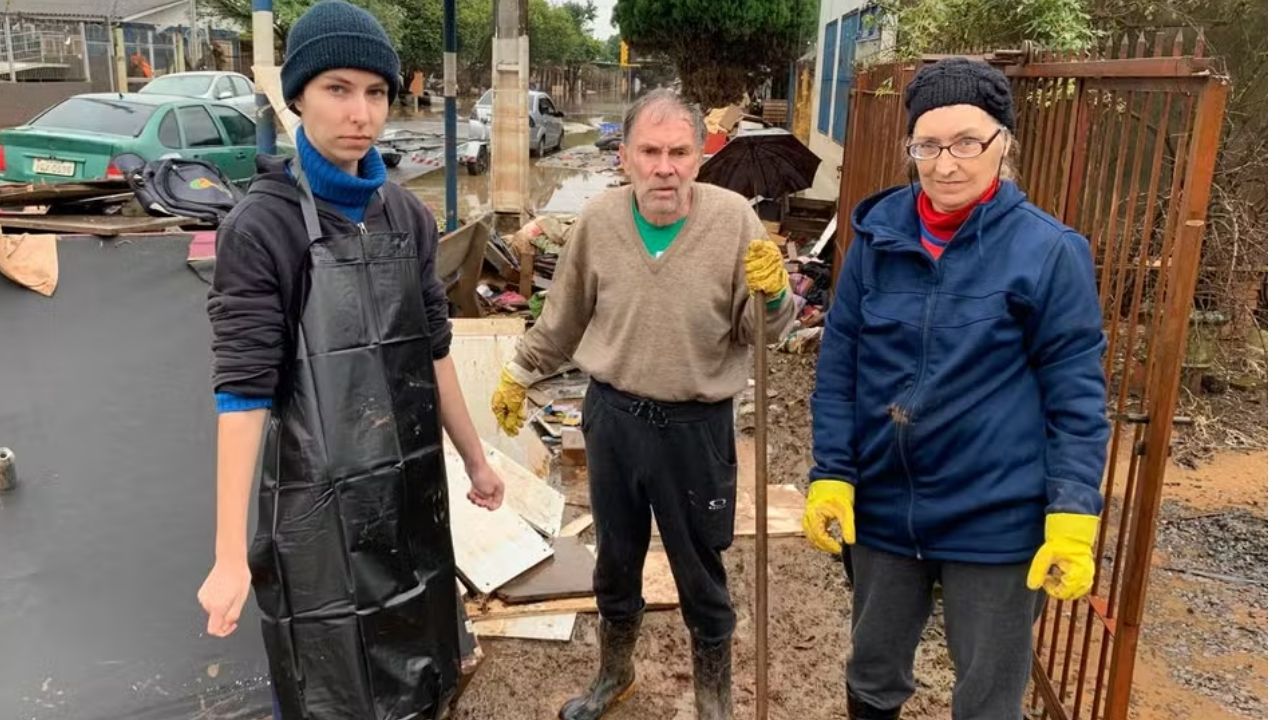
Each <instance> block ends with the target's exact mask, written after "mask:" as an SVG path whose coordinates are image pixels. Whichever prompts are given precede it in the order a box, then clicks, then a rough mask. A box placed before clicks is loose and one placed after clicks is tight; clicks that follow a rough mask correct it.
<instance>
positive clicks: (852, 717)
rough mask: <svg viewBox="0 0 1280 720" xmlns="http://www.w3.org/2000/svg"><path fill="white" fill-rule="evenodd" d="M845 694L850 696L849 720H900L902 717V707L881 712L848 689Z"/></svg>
mask: <svg viewBox="0 0 1280 720" xmlns="http://www.w3.org/2000/svg"><path fill="white" fill-rule="evenodd" d="M845 692H846V693H848V695H849V720H898V718H900V717H901V716H902V708H900V707H896V708H893V709H892V710H881V709H880V708H876V707H871V706H870V705H868V704H866V703H864V702H862V701H861V700H859V699H858V697H857V696H856V695H854V694H853V691H852V690H850V689H848V688H847V687H846V688H845Z"/></svg>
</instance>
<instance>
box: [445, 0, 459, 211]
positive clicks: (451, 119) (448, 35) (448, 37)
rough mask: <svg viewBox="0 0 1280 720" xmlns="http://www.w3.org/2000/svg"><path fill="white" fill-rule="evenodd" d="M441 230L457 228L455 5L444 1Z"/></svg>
mask: <svg viewBox="0 0 1280 720" xmlns="http://www.w3.org/2000/svg"><path fill="white" fill-rule="evenodd" d="M444 172H445V180H444V227H445V232H453V231H454V230H457V229H458V5H457V0H444Z"/></svg>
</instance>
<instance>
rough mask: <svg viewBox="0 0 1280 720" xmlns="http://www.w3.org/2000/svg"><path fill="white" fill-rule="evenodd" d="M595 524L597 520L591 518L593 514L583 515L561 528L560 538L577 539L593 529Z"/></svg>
mask: <svg viewBox="0 0 1280 720" xmlns="http://www.w3.org/2000/svg"><path fill="white" fill-rule="evenodd" d="M593 522H595V518H593V517H591V513H583V514H582V515H579V516H578V517H577V518H575V519H573V520H570V521H569V522H568V523H567V524H565V526H564V527H562V528H560V537H577V536H578V535H581V534H582V532H583V531H584V530H586V529H587V528H589V527H591V524H592V523H593Z"/></svg>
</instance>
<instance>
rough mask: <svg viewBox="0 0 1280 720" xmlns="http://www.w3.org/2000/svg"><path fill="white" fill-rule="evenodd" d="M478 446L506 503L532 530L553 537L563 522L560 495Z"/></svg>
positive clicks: (493, 451) (501, 456)
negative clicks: (502, 487) (503, 489)
mask: <svg viewBox="0 0 1280 720" xmlns="http://www.w3.org/2000/svg"><path fill="white" fill-rule="evenodd" d="M481 442H482V443H484V452H485V457H487V458H488V460H489V465H490V466H491V467H493V469H494V471H495V472H497V473H498V475H500V476H502V480H503V482H505V483H506V503H507V504H508V505H510V506H511V509H512V510H515V511H516V513H517V514H519V515H520V517H522V518H524V519H525V520H526V521H527V522H528V523H529V524H530V525H532V526H533V528H534V529H535V530H537V531H538V532H540V533H542V534H543V535H545V536H547V537H554V536H555V535H556V533H558V532H560V525H561V523H562V522H563V521H564V495H563V494H562V493H561V492H560V491H559V490H556V489H555V488H553V487H551V486H550V485H548V484H547V482H546V481H545V480H543V479H542V478H540V477H538V476H537V475H535V474H534V473H533V472H532V471H531V470H529V469H528V468H526V467H524V466H523V465H521V464H520V463H518V462H516V461H515V460H513V459H512V458H511V457H509V456H508V455H506V454H504V453H502V452H499V451H498V449H497V448H495V447H493V446H492V445H490V444H488V443H485V442H484V441H483V440H481Z"/></svg>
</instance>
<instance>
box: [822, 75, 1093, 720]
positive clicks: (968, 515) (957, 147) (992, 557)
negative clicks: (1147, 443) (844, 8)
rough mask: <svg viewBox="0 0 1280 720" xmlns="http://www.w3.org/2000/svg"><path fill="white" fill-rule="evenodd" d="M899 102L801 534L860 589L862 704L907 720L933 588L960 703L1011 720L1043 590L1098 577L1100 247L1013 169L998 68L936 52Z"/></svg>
mask: <svg viewBox="0 0 1280 720" xmlns="http://www.w3.org/2000/svg"><path fill="white" fill-rule="evenodd" d="M905 99H906V107H907V115H908V126H907V132H908V139H907V143H906V148H905V149H906V155H907V159H908V164H909V169H908V172H910V173H911V174H912V175H913V176H914V177H913V180H914V181H913V182H911V183H910V184H909V185H908V186H906V187H900V188H894V189H890V190H886V191H883V192H881V193H878V194H876V195H873V196H871V197H869V198H867V199H865V200H863V201H862V202H861V203H860V204H859V205H858V207H857V208H856V209H855V210H854V213H853V218H852V222H853V228H854V231H855V237H854V240H853V242H852V244H851V245H850V247H849V250H848V253H847V255H846V256H845V260H844V267H843V270H842V271H841V275H840V280H839V285H838V288H837V293H836V300H835V303H834V306H833V307H832V309H831V313H830V315H829V317H828V320H827V327H826V334H825V335H824V337H823V343H822V352H821V356H820V357H819V360H818V371H817V387H816V390H815V392H814V394H813V398H812V409H813V436H814V449H813V455H814V467H813V470H812V471H811V473H810V480H811V482H810V487H809V497H808V505H807V508H806V513H805V531H806V534H807V536H808V537H809V539H810V541H811V542H812V543H813V544H814V545H816V546H817V547H818V548H820V549H822V550H827V551H829V552H832V553H843V556H844V560H845V563H846V570H847V572H849V573H850V577H851V580H852V583H853V632H852V635H853V638H852V639H853V651H852V654H851V656H850V658H849V661H848V664H847V688H846V690H847V696H848V707H849V717H850V718H857V719H858V720H877V719H880V718H897V717H899V714H900V710H901V707H902V705H903V703H904V702H905V701H906V700H907V699H908V698H909V697H911V695H912V693H913V692H914V690H915V685H914V681H913V676H912V665H913V661H914V658H915V652H916V646H917V645H918V644H919V642H920V635H921V632H922V631H923V629H924V626H925V623H926V621H927V620H928V619H929V616H930V614H931V612H932V610H933V606H934V597H935V595H934V587H935V585H940V586H941V596H942V601H943V609H944V620H945V625H946V635H947V648H948V650H949V651H950V654H951V659H952V661H953V662H954V664H955V669H956V684H955V690H954V693H953V696H952V717H953V718H956V719H957V720H980V719H981V720H1015V719H1018V718H1021V717H1022V712H1021V705H1022V699H1023V694H1024V692H1025V689H1026V684H1027V681H1028V679H1029V675H1030V668H1031V636H1032V625H1033V623H1034V622H1035V620H1036V618H1037V617H1038V616H1039V614H1040V611H1041V609H1042V608H1043V604H1044V595H1043V593H1042V592H1041V589H1043V590H1044V592H1047V593H1048V594H1049V595H1050V596H1052V597H1055V598H1058V599H1063V600H1073V599H1076V598H1080V597H1082V596H1083V595H1084V594H1085V593H1086V592H1088V591H1089V588H1090V587H1091V585H1092V583H1093V576H1094V562H1093V543H1094V538H1095V534H1096V532H1097V528H1098V513H1099V512H1100V511H1101V509H1102V498H1101V496H1100V494H1099V492H1098V485H1099V482H1100V479H1101V476H1102V468H1103V460H1104V457H1105V454H1106V444H1107V437H1108V426H1107V421H1106V417H1105V404H1106V388H1105V383H1104V379H1103V372H1102V353H1103V347H1104V343H1105V341H1104V338H1103V334H1102V323H1101V314H1100V312H1099V306H1098V293H1097V288H1096V286H1095V283H1094V270H1093V261H1092V259H1091V257H1090V255H1089V244H1088V242H1087V241H1086V240H1085V239H1084V238H1083V237H1081V236H1080V235H1079V234H1078V233H1076V232H1075V231H1074V230H1072V229H1071V228H1068V227H1066V226H1064V225H1063V224H1062V223H1060V222H1058V221H1057V220H1056V219H1054V218H1053V217H1052V216H1050V215H1049V214H1048V213H1046V212H1044V211H1043V210H1041V209H1040V208H1037V207H1036V206H1035V205H1033V204H1031V203H1030V202H1029V201H1028V200H1027V198H1026V195H1025V194H1024V193H1023V192H1022V191H1021V190H1020V189H1018V186H1017V184H1016V182H1015V181H1014V180H1013V179H1012V174H1013V173H1012V170H1011V167H1010V163H1009V154H1010V146H1011V144H1012V137H1011V131H1012V130H1013V127H1014V112H1013V99H1012V96H1011V91H1010V88H1009V83H1008V81H1007V80H1006V79H1005V77H1004V75H1003V74H1002V73H1000V72H999V71H997V70H995V69H994V68H991V67H990V66H988V65H986V64H985V63H978V62H973V61H969V60H964V59H949V60H944V61H942V62H939V63H937V64H934V65H930V66H928V67H925V68H924V69H922V70H921V71H920V72H919V73H918V74H917V75H916V78H915V79H914V80H913V81H912V83H911V84H910V85H909V86H908V87H907V89H906V96H905ZM855 497H856V499H855ZM829 526H830V529H829ZM833 529H838V533H837V535H838V537H833V536H832V535H831V534H830V532H831V530H833Z"/></svg>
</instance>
